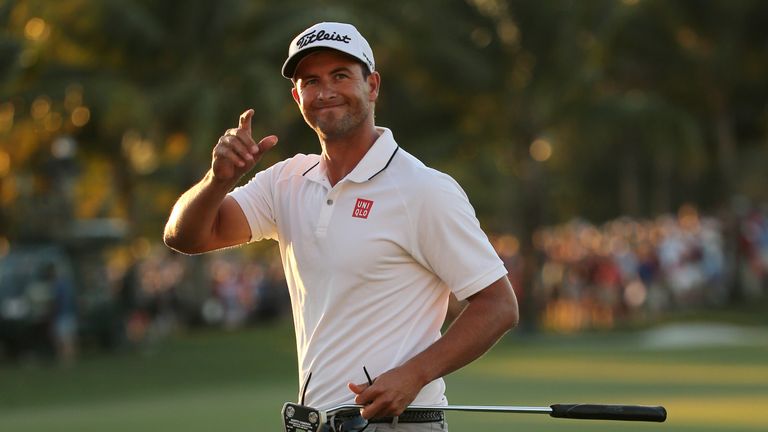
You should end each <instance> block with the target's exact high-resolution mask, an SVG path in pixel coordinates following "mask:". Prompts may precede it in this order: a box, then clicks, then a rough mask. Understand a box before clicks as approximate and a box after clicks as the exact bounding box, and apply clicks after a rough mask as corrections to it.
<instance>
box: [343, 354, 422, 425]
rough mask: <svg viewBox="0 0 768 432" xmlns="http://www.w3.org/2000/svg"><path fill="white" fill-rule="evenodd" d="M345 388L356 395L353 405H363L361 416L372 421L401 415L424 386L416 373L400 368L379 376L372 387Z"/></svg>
mask: <svg viewBox="0 0 768 432" xmlns="http://www.w3.org/2000/svg"><path fill="white" fill-rule="evenodd" d="M347 386H348V387H349V389H350V390H352V392H354V393H355V395H356V396H355V403H356V404H360V405H365V407H364V408H363V409H362V411H361V415H362V416H363V417H364V418H366V419H372V418H374V417H392V416H398V415H400V414H402V413H403V411H405V408H406V407H407V406H408V405H410V403H411V402H413V400H414V399H416V395H418V394H419V391H421V388H422V387H423V386H424V384H422V383H421V380H420V379H419V377H418V375H417V374H416V373H414V372H413V371H410V370H408V369H406V368H405V367H402V366H401V367H399V368H394V369H390V370H389V371H387V372H385V373H383V374H381V375H379V377H378V378H376V379H375V380H374V382H373V384H372V385H369V384H368V383H364V384H354V383H349V384H348V385H347Z"/></svg>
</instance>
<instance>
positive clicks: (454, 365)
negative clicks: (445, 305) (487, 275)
mask: <svg viewBox="0 0 768 432" xmlns="http://www.w3.org/2000/svg"><path fill="white" fill-rule="evenodd" d="M486 290H490V291H488V292H483V291H486ZM483 291H481V292H480V293H478V294H477V295H475V296H473V298H471V299H470V301H469V304H468V305H467V306H466V308H464V310H463V311H462V312H461V314H460V315H459V316H458V318H456V320H455V321H454V322H453V324H452V325H451V326H450V327H449V328H448V330H447V331H446V332H445V334H444V335H443V336H442V337H441V338H440V339H439V340H437V341H436V342H435V343H434V344H433V345H431V346H430V347H429V348H427V349H426V350H424V351H423V352H421V353H420V354H418V355H416V356H415V357H413V358H412V359H411V360H409V361H408V362H406V363H405V364H403V366H402V367H404V368H408V369H411V368H412V369H413V370H414V371H415V373H416V374H417V375H418V376H419V379H420V381H422V383H423V385H426V384H428V383H429V382H431V381H433V380H435V379H437V378H440V377H443V376H445V375H448V374H449V373H451V372H454V371H456V370H458V369H460V368H462V367H464V366H466V365H467V364H469V363H471V362H472V361H473V360H475V359H477V358H478V357H480V356H482V355H483V354H484V353H485V352H486V351H488V350H489V349H490V348H491V347H492V346H493V345H494V344H495V343H496V342H497V341H498V340H499V339H500V338H501V336H503V335H504V334H505V333H506V332H507V331H509V329H511V328H513V327H514V326H515V325H517V321H518V308H517V300H516V299H515V296H514V291H512V287H511V285H510V283H509V280H508V279H507V278H506V277H504V278H502V279H499V280H498V281H496V282H494V283H493V284H492V285H491V286H489V287H488V288H486V289H485V290H483Z"/></svg>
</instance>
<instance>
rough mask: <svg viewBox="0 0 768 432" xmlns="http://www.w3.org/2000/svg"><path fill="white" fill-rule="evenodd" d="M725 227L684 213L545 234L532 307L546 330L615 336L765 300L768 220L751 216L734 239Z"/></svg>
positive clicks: (689, 210)
mask: <svg viewBox="0 0 768 432" xmlns="http://www.w3.org/2000/svg"><path fill="white" fill-rule="evenodd" d="M727 225H728V221H726V220H721V219H718V218H714V217H707V216H702V215H700V214H699V213H698V211H697V210H696V208H694V207H693V206H689V205H686V206H683V207H681V208H680V210H679V212H678V214H677V215H664V216H660V217H658V218H655V219H649V220H641V219H631V218H620V219H616V220H613V221H609V222H607V223H605V224H603V225H601V226H596V225H593V224H591V223H588V222H586V221H582V220H574V221H571V222H569V223H566V224H563V225H558V226H554V227H548V228H544V229H541V230H539V231H538V232H537V233H536V234H535V236H534V247H535V249H536V251H537V253H538V254H539V257H538V261H539V274H538V277H537V281H536V282H535V284H534V286H535V288H534V291H533V301H536V302H537V304H538V305H539V306H540V308H541V312H540V322H541V324H542V325H543V326H544V327H545V328H548V329H553V330H558V331H575V330H581V329H585V328H611V327H614V326H616V325H618V324H622V323H628V322H633V321H637V320H647V319H656V318H658V317H660V316H663V314H664V313H667V312H671V311H680V310H686V309H691V308H696V307H702V306H707V307H712V306H715V307H716V306H720V305H723V304H725V303H727V302H728V301H730V300H731V299H733V298H734V297H735V296H738V297H740V298H741V299H746V300H749V299H754V298H758V297H761V296H764V295H765V294H766V290H768V277H767V276H768V212H766V211H765V209H762V210H760V209H753V210H751V211H749V212H748V213H747V214H746V215H745V217H743V218H741V219H740V220H738V221H737V222H736V227H735V230H734V231H735V233H734V234H733V235H732V236H730V237H729V235H728V233H729V231H728V229H729V228H730V227H729V226H727ZM730 238H733V239H735V241H733V242H732V243H729V242H728V240H729V239H730Z"/></svg>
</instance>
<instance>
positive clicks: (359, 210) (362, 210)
mask: <svg viewBox="0 0 768 432" xmlns="http://www.w3.org/2000/svg"><path fill="white" fill-rule="evenodd" d="M371 207H373V201H371V200H367V199H362V198H358V199H357V202H356V203H355V210H354V211H353V212H352V217H356V218H360V219H368V215H369V214H371Z"/></svg>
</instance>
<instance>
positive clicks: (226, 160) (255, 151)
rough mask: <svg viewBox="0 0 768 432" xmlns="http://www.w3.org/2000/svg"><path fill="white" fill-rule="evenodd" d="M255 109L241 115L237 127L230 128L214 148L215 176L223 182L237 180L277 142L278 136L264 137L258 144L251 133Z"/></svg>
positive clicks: (213, 168)
mask: <svg viewBox="0 0 768 432" xmlns="http://www.w3.org/2000/svg"><path fill="white" fill-rule="evenodd" d="M253 113H254V110H253V109H249V110H247V111H245V112H244V113H242V114H241V115H240V121H239V124H238V126H237V128H235V129H228V130H227V131H226V132H225V133H224V135H222V136H221V138H219V141H218V142H217V143H216V147H214V148H213V162H212V163H211V169H212V171H213V177H214V178H215V179H216V180H219V181H223V182H236V181H237V180H239V179H240V177H242V176H243V174H245V173H247V172H248V171H250V170H251V169H252V168H253V167H254V165H256V164H257V163H258V162H259V161H260V160H261V157H262V156H263V155H264V153H265V152H266V151H267V150H269V149H271V148H272V147H274V146H275V144H277V136H275V135H269V136H267V137H264V138H262V139H261V141H259V143H258V144H257V143H256V142H255V141H254V140H253V136H252V135H251V119H252V118H253Z"/></svg>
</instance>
